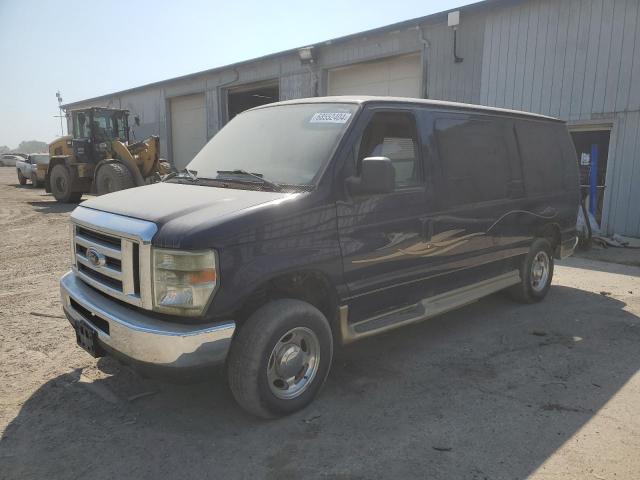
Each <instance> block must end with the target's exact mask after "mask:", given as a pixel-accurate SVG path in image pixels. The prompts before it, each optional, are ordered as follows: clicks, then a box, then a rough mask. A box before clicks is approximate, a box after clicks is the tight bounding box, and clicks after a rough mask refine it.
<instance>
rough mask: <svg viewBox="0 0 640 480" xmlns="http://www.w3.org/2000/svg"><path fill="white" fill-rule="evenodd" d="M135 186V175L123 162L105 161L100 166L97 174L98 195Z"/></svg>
mask: <svg viewBox="0 0 640 480" xmlns="http://www.w3.org/2000/svg"><path fill="white" fill-rule="evenodd" d="M135 186H136V183H135V181H134V179H133V175H132V174H131V172H130V171H129V169H128V168H127V167H126V166H125V165H123V164H122V163H117V162H114V163H105V164H104V165H102V166H101V167H100V169H99V170H98V174H97V175H96V193H97V194H98V195H105V194H107V193H111V192H117V191H118V190H124V189H126V188H132V187H135Z"/></svg>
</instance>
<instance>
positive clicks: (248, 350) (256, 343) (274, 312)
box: [227, 299, 333, 418]
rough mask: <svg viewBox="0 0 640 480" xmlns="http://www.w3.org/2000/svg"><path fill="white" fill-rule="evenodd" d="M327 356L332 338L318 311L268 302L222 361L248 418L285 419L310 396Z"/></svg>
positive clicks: (300, 303) (322, 375)
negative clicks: (225, 359) (280, 417)
mask: <svg viewBox="0 0 640 480" xmlns="http://www.w3.org/2000/svg"><path fill="white" fill-rule="evenodd" d="M332 357H333V336H332V334H331V327H330V326H329V322H328V321H327V319H326V318H325V316H324V315H323V314H322V312H320V311H319V310H318V309H317V308H315V307H314V306H313V305H311V304H309V303H307V302H303V301H301V300H295V299H279V300H274V301H272V302H270V303H268V304H266V305H264V306H262V307H260V308H259V309H258V310H256V311H255V312H254V313H253V314H252V315H251V316H250V317H249V318H248V319H247V321H246V322H245V323H244V324H243V325H242V326H241V327H240V330H239V331H238V332H237V333H236V335H235V337H234V339H233V342H232V343H231V349H230V352H229V357H228V361H227V375H228V377H229V386H230V387H231V392H232V393H233V396H234V397H235V399H236V401H237V402H238V403H239V404H240V406H241V407H242V408H244V409H245V410H247V411H248V412H250V413H252V414H253V415H256V416H258V417H262V418H273V417H278V416H282V415H288V414H291V413H293V412H296V411H298V410H301V409H302V408H304V407H306V406H307V405H308V404H309V403H311V401H312V400H313V399H314V398H315V397H316V395H317V394H318V392H319V391H320V388H321V387H322V385H323V383H324V381H325V379H326V377H327V374H328V373H329V369H330V367H331V360H332Z"/></svg>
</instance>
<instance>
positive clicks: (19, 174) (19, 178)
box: [18, 169, 27, 185]
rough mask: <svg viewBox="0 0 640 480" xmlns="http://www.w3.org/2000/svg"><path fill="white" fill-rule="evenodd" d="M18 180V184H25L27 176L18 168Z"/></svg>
mask: <svg viewBox="0 0 640 480" xmlns="http://www.w3.org/2000/svg"><path fill="white" fill-rule="evenodd" d="M18 182H19V183H20V185H26V184H27V178H26V177H25V176H24V175H23V174H22V171H21V170H20V169H18Z"/></svg>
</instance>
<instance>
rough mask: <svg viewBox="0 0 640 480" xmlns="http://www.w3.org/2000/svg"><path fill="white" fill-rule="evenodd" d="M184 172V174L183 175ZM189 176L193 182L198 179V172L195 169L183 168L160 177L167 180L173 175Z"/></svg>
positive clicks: (164, 180)
mask: <svg viewBox="0 0 640 480" xmlns="http://www.w3.org/2000/svg"><path fill="white" fill-rule="evenodd" d="M185 174H186V175H185ZM185 176H186V177H189V180H191V181H192V182H195V181H196V180H197V179H198V172H197V171H196V170H189V169H188V168H184V169H182V170H180V171H179V172H170V173H168V174H166V175H165V176H164V178H163V179H162V181H163V182H166V181H167V180H171V179H172V178H174V177H185Z"/></svg>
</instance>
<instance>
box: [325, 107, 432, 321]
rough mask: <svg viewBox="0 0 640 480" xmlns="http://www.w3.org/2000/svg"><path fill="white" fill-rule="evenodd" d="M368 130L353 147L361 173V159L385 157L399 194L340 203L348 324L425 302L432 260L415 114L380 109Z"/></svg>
mask: <svg viewBox="0 0 640 480" xmlns="http://www.w3.org/2000/svg"><path fill="white" fill-rule="evenodd" d="M364 118H365V119H366V120H365V122H366V123H365V125H364V128H363V129H362V132H361V134H359V135H358V136H357V137H356V138H357V139H356V140H355V143H354V145H353V154H352V156H351V161H354V162H355V170H356V174H358V173H359V167H360V165H361V163H362V160H363V159H364V158H367V157H372V156H384V157H388V158H389V159H390V160H391V162H392V165H393V167H394V170H395V190H394V191H393V192H391V193H387V194H370V195H358V196H355V195H350V194H349V193H347V198H346V201H344V202H338V203H337V212H338V229H339V238H340V247H341V249H342V257H343V271H344V278H345V282H346V284H347V288H348V290H349V306H350V311H349V320H350V322H354V321H358V320H361V319H364V318H368V317H370V316H373V315H375V314H378V313H383V312H384V311H385V310H391V309H395V308H398V307H401V306H404V305H407V304H412V303H415V302H417V301H418V300H420V299H421V298H424V296H425V295H424V292H423V287H424V285H423V284H422V283H421V282H420V281H417V282H416V281H415V280H417V279H420V277H421V275H422V274H423V270H424V268H426V265H427V263H428V260H425V258H423V257H421V253H424V252H423V250H424V249H425V248H426V242H425V240H426V236H427V235H428V234H429V232H428V222H427V221H426V218H425V215H426V212H427V211H428V209H429V207H428V202H427V194H426V182H425V173H424V170H425V169H424V163H423V159H422V141H421V136H420V134H419V128H418V120H417V117H416V116H415V114H414V112H413V111H411V110H408V109H407V110H404V109H389V108H379V109H371V110H370V111H369V112H365V115H364Z"/></svg>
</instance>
